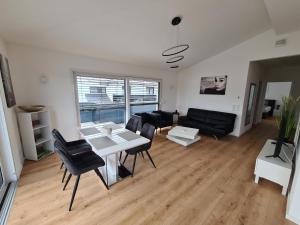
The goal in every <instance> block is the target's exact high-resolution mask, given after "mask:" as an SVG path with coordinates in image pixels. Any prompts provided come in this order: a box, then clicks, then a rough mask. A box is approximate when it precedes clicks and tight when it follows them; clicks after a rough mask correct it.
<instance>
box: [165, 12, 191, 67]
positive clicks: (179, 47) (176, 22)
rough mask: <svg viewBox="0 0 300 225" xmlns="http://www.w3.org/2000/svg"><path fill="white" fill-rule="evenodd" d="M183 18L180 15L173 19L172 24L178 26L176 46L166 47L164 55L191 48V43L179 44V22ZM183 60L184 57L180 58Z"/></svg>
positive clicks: (171, 54)
mask: <svg viewBox="0 0 300 225" xmlns="http://www.w3.org/2000/svg"><path fill="white" fill-rule="evenodd" d="M181 20H182V18H181V17H180V16H176V17H174V18H173V19H172V21H171V24H172V26H176V28H177V36H176V38H177V43H176V45H175V46H173V47H171V48H168V49H166V50H165V51H163V52H162V56H173V55H177V54H179V53H181V52H184V51H186V50H188V49H189V47H190V46H189V45H188V44H179V26H178V25H179V24H180V22H181ZM180 60H182V59H180ZM167 63H168V62H167Z"/></svg>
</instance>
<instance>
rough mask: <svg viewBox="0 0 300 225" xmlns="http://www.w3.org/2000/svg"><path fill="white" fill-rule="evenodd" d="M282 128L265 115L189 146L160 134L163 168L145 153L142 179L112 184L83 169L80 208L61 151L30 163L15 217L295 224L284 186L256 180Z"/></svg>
mask: <svg viewBox="0 0 300 225" xmlns="http://www.w3.org/2000/svg"><path fill="white" fill-rule="evenodd" d="M274 132H275V133H276V128H275V126H274V123H273V122H272V121H265V122H263V123H262V124H261V125H259V126H257V127H255V128H254V129H252V130H251V131H250V132H248V133H247V134H245V135H243V136H242V137H240V138H234V137H226V138H223V139H221V140H218V141H217V140H215V139H213V138H211V137H202V139H201V141H200V142H198V143H196V144H194V145H192V146H190V147H189V148H188V149H184V148H183V147H181V146H179V145H177V144H175V143H173V142H171V141H169V140H167V139H166V138H165V136H164V135H163V134H161V135H158V136H156V137H155V141H154V143H153V147H152V149H151V151H150V153H151V154H152V156H153V159H154V161H155V163H156V165H157V169H154V168H153V167H152V165H151V163H150V161H149V160H148V159H142V158H141V157H138V160H137V165H136V169H135V171H136V174H135V176H134V178H131V177H129V178H126V179H125V180H123V181H122V182H120V183H118V184H116V185H114V186H112V187H111V189H110V190H109V191H107V190H106V189H105V188H104V186H103V184H102V183H101V181H100V179H99V178H98V177H97V176H96V175H95V174H94V173H92V172H91V173H87V174H85V175H83V176H82V179H81V180H80V184H79V188H78V191H77V196H76V198H75V201H74V205H73V211H72V212H68V210H67V209H68V205H69V202H70V198H71V193H72V188H73V185H74V182H75V179H74V178H72V180H71V181H70V184H69V186H68V188H67V190H66V191H62V187H63V185H62V183H61V181H60V180H61V177H62V173H63V172H62V170H59V164H60V161H59V160H58V158H57V157H56V156H54V155H53V156H51V157H49V158H47V159H44V160H42V161H40V162H37V163H35V162H34V163H33V162H26V164H25V166H24V169H23V173H22V176H21V179H20V183H19V187H18V190H17V194H16V198H15V202H14V205H13V208H12V211H11V214H10V217H9V221H8V224H11V225H21V224H22V225H25V224H26V225H30V224H38V225H44V224H49V225H50V224H51V225H53V224H68V225H69V224H89V225H93V224H101V225H105V224H109V225H114V224H122V225H126V224H128V225H133V224H134V225H138V224H145V225H148V224H160V225H161V224H163V225H167V224H170V225H176V224H178V225H185V224H197V225H200V224H230V225H238V224H239V225H242V224H249V225H255V224H258V225H268V224H270V225H271V224H272V225H274V224H285V225H288V224H293V223H291V222H289V221H288V220H286V219H285V218H284V216H285V209H286V198H285V197H283V196H282V195H281V188H280V187H279V186H278V185H276V184H273V183H271V182H268V181H265V180H262V181H260V183H259V184H258V185H256V184H255V183H254V176H253V170H254V165H255V158H256V156H257V154H258V152H259V151H260V149H261V147H262V146H263V143H264V142H265V140H266V139H267V138H268V137H272V136H274V135H275V133H274ZM131 163H132V161H131V160H128V162H127V164H126V165H127V167H129V166H130V165H131Z"/></svg>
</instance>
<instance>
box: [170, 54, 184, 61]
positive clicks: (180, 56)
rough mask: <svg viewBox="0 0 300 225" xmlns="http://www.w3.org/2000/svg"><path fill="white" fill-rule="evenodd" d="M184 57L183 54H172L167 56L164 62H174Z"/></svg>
mask: <svg viewBox="0 0 300 225" xmlns="http://www.w3.org/2000/svg"><path fill="white" fill-rule="evenodd" d="M183 59H184V56H183V55H178V56H174V57H172V58H169V59H168V60H167V61H166V63H175V62H178V61H180V60H183Z"/></svg>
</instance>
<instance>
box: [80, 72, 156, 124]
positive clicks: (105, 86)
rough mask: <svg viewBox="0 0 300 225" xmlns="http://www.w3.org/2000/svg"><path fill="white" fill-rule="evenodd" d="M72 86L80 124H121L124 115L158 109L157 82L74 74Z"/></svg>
mask: <svg viewBox="0 0 300 225" xmlns="http://www.w3.org/2000/svg"><path fill="white" fill-rule="evenodd" d="M126 80H127V82H126ZM126 83H127V87H125V86H126ZM76 86H77V99H78V104H79V111H80V112H79V115H80V122H81V123H90V122H93V123H104V122H109V121H112V122H115V123H125V117H126V112H129V114H130V115H132V114H134V113H138V112H152V111H153V110H157V109H158V106H159V82H158V81H152V80H143V79H138V80H137V79H130V78H124V79H118V78H101V77H95V76H83V75H80V76H79V75H76ZM126 99H127V100H128V101H129V104H128V105H129V107H126Z"/></svg>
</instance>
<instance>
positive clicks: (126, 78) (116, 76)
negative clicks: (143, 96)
mask: <svg viewBox="0 0 300 225" xmlns="http://www.w3.org/2000/svg"><path fill="white" fill-rule="evenodd" d="M72 73H73V84H74V95H75V98H74V100H75V107H76V118H77V126H78V127H81V122H80V121H81V120H80V104H79V98H78V86H77V77H95V78H107V79H122V80H124V84H125V85H124V92H125V123H127V121H128V120H129V117H130V92H129V80H145V81H154V82H158V103H157V105H158V107H157V108H158V110H160V108H161V101H162V99H161V96H162V79H159V78H148V77H142V76H126V75H121V74H112V73H106V72H100V73H97V72H86V71H80V70H72ZM146 104H147V103H146ZM146 104H145V103H144V105H146ZM151 104H153V103H151Z"/></svg>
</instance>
